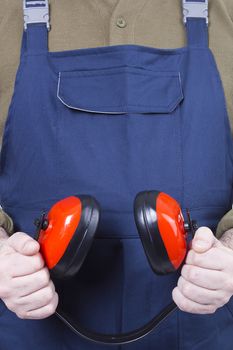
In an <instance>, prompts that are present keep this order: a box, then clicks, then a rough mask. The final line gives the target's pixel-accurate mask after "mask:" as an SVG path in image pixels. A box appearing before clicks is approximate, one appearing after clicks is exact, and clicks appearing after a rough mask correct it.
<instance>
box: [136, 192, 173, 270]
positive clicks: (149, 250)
mask: <svg viewBox="0 0 233 350" xmlns="http://www.w3.org/2000/svg"><path fill="white" fill-rule="evenodd" d="M159 193H160V192H158V191H150V192H140V193H139V194H138V195H137V196H136V198H135V201H134V218H135V223H136V226H137V229H138V233H139V236H140V238H141V241H142V245H143V248H144V251H145V253H146V256H147V259H148V261H149V264H150V266H151V268H152V270H153V271H154V272H155V273H156V274H159V275H165V274H167V273H170V272H174V271H175V268H174V266H173V265H172V263H171V262H170V259H169V256H168V254H167V251H166V248H165V245H164V243H163V240H162V237H161V235H160V232H159V228H158V221H157V214H156V199H157V197H158V195H159Z"/></svg>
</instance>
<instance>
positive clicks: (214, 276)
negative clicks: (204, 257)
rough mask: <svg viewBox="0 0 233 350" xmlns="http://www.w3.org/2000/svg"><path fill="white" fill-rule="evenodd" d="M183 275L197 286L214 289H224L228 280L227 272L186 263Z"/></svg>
mask: <svg viewBox="0 0 233 350" xmlns="http://www.w3.org/2000/svg"><path fill="white" fill-rule="evenodd" d="M181 275H182V276H183V277H184V278H185V279H186V280H187V281H189V282H191V283H193V284H195V285H196V286H199V287H202V288H207V289H212V290H217V289H224V286H225V283H226V281H227V280H228V278H227V277H228V276H227V275H226V274H225V272H222V271H217V270H209V269H203V268H202V267H198V266H193V265H186V264H185V265H184V266H183V267H182V270H181Z"/></svg>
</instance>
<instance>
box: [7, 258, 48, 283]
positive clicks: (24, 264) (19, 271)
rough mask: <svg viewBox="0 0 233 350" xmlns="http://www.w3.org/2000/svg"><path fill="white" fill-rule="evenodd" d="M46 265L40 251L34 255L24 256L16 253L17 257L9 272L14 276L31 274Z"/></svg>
mask: <svg viewBox="0 0 233 350" xmlns="http://www.w3.org/2000/svg"><path fill="white" fill-rule="evenodd" d="M43 267H44V260H43V258H42V256H41V254H40V253H37V254H36V255H34V256H24V255H21V254H17V253H15V258H14V260H13V261H12V263H11V264H10V266H9V273H10V275H11V276H12V277H13V278H14V277H19V276H26V275H31V274H33V273H35V272H37V271H39V270H41V269H42V268H43Z"/></svg>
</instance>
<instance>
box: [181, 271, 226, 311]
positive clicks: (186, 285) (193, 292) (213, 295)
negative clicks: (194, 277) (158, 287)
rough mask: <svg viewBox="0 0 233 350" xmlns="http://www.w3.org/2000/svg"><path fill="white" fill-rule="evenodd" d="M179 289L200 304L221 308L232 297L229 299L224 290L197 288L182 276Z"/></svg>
mask: <svg viewBox="0 0 233 350" xmlns="http://www.w3.org/2000/svg"><path fill="white" fill-rule="evenodd" d="M177 287H178V289H179V291H180V292H181V293H182V295H183V296H185V297H186V298H187V299H189V300H192V301H194V302H196V303H198V304H203V305H208V304H210V305H215V306H216V307H220V306H223V305H225V304H226V303H227V302H228V301H229V299H230V295H229V297H228V295H226V293H225V292H224V291H223V290H211V289H205V288H202V287H199V286H196V285H195V284H193V283H190V282H189V281H186V280H185V279H184V278H183V277H182V276H181V277H180V278H179V280H178V284H177Z"/></svg>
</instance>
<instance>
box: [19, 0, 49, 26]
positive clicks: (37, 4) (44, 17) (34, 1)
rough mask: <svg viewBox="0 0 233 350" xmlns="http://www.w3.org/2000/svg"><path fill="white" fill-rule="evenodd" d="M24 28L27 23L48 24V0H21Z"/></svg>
mask: <svg viewBox="0 0 233 350" xmlns="http://www.w3.org/2000/svg"><path fill="white" fill-rule="evenodd" d="M23 15H24V29H25V30H26V29H27V25H28V24H29V23H46V26H47V29H48V30H50V24H49V4H48V0H23Z"/></svg>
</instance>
